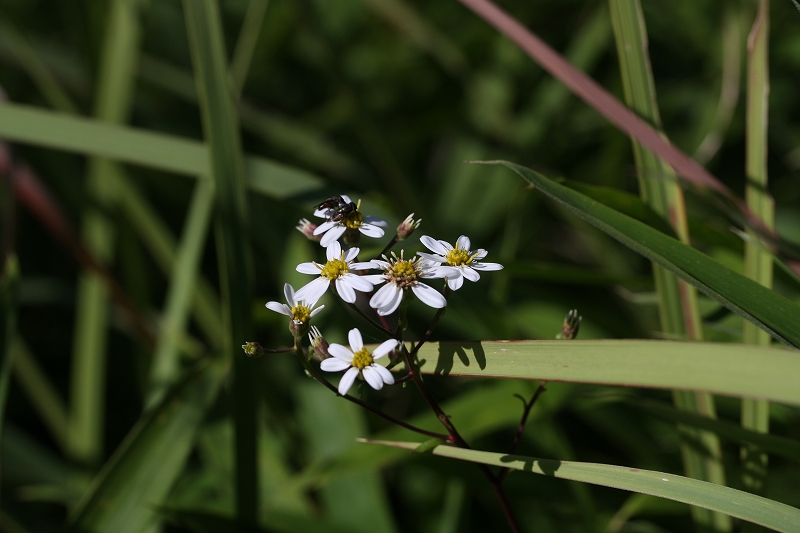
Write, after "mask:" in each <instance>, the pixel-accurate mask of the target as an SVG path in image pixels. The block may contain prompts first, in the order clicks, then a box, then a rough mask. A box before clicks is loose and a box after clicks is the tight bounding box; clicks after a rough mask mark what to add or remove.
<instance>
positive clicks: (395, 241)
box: [375, 233, 400, 259]
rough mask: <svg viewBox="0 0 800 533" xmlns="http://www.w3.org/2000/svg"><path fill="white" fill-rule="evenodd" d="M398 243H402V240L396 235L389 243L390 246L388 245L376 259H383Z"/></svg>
mask: <svg viewBox="0 0 800 533" xmlns="http://www.w3.org/2000/svg"><path fill="white" fill-rule="evenodd" d="M398 242H400V240H399V239H398V238H397V234H396V233H395V234H394V237H392V240H391V241H389V244H387V245H386V247H385V248H384V249H383V250H381V253H379V254H378V256H377V257H376V258H375V259H379V258H381V257H383V256H384V255H385V254H387V253H389V250H391V249H392V248H393V247H394V245H395V244H397V243H398Z"/></svg>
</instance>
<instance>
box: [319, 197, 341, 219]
mask: <svg viewBox="0 0 800 533" xmlns="http://www.w3.org/2000/svg"><path fill="white" fill-rule="evenodd" d="M346 204H347V202H345V201H344V198H342V197H341V196H331V197H330V198H327V199H325V200H324V201H323V202H322V203H321V204H319V205H318V206H316V207H315V208H314V209H315V210H316V211H326V212H327V214H328V215H329V214H330V212H331V211H335V210H336V209H338V208H340V207H342V206H343V205H346Z"/></svg>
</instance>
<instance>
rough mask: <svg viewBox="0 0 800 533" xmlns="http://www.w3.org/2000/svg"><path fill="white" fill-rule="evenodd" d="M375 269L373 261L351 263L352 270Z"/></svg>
mask: <svg viewBox="0 0 800 533" xmlns="http://www.w3.org/2000/svg"><path fill="white" fill-rule="evenodd" d="M373 268H376V267H375V263H373V262H372V261H367V262H365V263H351V264H350V270H372V269H373Z"/></svg>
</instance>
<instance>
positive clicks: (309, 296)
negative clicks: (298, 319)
mask: <svg viewBox="0 0 800 533" xmlns="http://www.w3.org/2000/svg"><path fill="white" fill-rule="evenodd" d="M330 284H331V282H330V280H328V278H323V277H319V278H317V279H315V280H312V281H311V283H308V284H307V285H305V286H303V287H300V289H298V291H297V292H296V293H294V297H295V298H297V299H298V300H300V301H303V302H316V301H318V300H319V299H320V298H322V295H323V294H325V291H327V290H328V287H329V286H330Z"/></svg>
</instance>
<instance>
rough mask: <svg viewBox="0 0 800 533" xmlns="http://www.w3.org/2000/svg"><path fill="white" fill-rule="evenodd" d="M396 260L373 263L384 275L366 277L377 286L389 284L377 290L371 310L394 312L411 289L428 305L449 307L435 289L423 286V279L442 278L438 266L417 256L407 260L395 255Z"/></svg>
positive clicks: (383, 313) (384, 314)
mask: <svg viewBox="0 0 800 533" xmlns="http://www.w3.org/2000/svg"><path fill="white" fill-rule="evenodd" d="M392 256H393V258H392V259H389V258H388V257H386V256H385V255H384V256H383V259H384V260H383V261H381V260H380V259H374V260H373V261H372V264H373V265H375V267H376V268H380V269H382V270H383V274H375V275H371V276H364V277H365V278H368V279H369V281H371V282H372V283H374V284H375V285H380V284H381V283H383V282H384V281H385V282H386V285H384V286H383V287H381V288H380V289H378V291H377V292H376V293H375V294H374V295H373V296H372V298H371V299H370V301H369V305H370V307H372V308H374V309H376V310H377V311H378V314H379V315H381V316H386V315H390V314H392V313H394V312H395V311H396V310H397V308H398V307H399V306H400V302H401V301H402V300H403V295H404V293H405V291H407V290H408V289H411V292H413V293H414V295H415V296H416V297H417V298H419V299H420V300H422V302H423V303H424V304H426V305H429V306H431V307H433V308H434V309H441V308H442V307H444V306H445V305H447V300H446V299H445V297H444V296H442V295H441V294H440V293H439V292H438V291H437V290H436V289H434V288H432V287H429V286H427V285H425V284H423V283H420V281H419V280H420V279H430V278H441V277H443V276H442V275H440V274H439V273H438V271H437V269H438V267H437V266H436V264H435V263H432V262H430V261H428V260H427V259H423V258H422V257H415V258H413V259H405V258H404V257H403V251H402V250H401V251H400V257H397V255H396V254H394V253H392Z"/></svg>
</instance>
